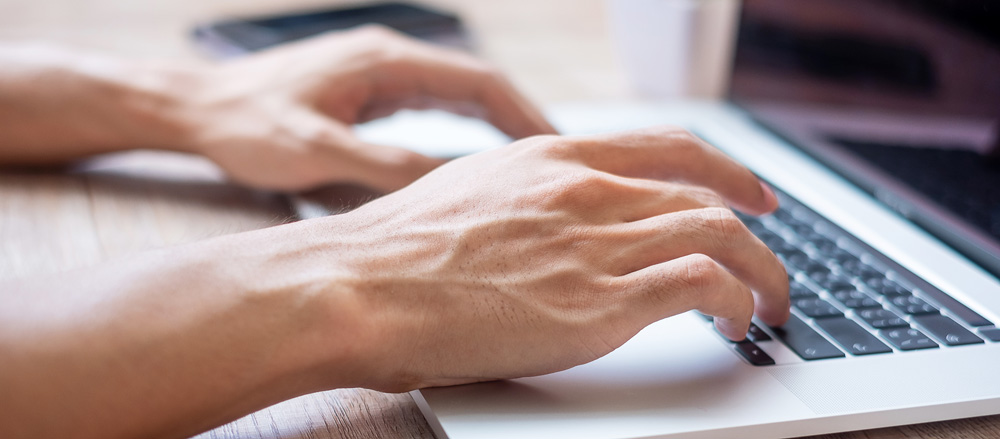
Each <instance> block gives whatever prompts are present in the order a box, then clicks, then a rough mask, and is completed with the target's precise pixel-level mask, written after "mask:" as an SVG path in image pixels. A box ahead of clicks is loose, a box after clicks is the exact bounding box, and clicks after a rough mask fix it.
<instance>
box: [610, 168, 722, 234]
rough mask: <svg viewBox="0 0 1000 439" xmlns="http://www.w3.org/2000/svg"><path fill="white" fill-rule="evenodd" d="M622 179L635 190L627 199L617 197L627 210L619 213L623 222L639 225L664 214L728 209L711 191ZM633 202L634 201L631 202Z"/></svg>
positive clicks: (677, 184)
mask: <svg viewBox="0 0 1000 439" xmlns="http://www.w3.org/2000/svg"><path fill="white" fill-rule="evenodd" d="M620 178H625V179H626V180H628V182H629V184H631V185H632V186H633V187H634V189H633V191H634V194H631V195H630V196H627V197H621V195H616V196H615V198H616V199H618V200H620V201H619V202H620V203H622V204H625V203H627V204H625V205H627V206H628V207H627V208H626V209H625V211H624V212H622V213H621V214H620V215H621V216H620V218H621V220H622V222H626V223H628V222H635V221H642V220H646V219H648V218H653V217H657V216H660V215H663V214H667V213H673V212H681V211H686V210H693V209H703V208H706V207H718V208H728V207H727V204H726V202H725V200H723V199H722V197H721V196H719V194H717V193H715V192H714V191H712V190H711V189H708V188H703V187H700V186H692V185H689V184H685V183H674V182H664V181H655V180H645V179H635V178H626V177H620ZM633 199H634V200H633Z"/></svg>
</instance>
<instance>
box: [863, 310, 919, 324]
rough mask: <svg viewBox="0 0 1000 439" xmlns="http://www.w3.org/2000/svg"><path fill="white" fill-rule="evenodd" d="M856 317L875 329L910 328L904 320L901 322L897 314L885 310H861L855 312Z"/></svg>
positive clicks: (901, 319)
mask: <svg viewBox="0 0 1000 439" xmlns="http://www.w3.org/2000/svg"><path fill="white" fill-rule="evenodd" d="M857 315H858V317H861V318H862V319H863V320H864V321H865V322H868V324H869V325H871V327H872V328H875V329H889V328H909V327H910V324H909V323H907V322H906V320H903V318H902V317H900V316H899V315H898V314H896V313H894V312H892V311H889V310H887V309H885V308H878V309H862V310H858V311H857Z"/></svg>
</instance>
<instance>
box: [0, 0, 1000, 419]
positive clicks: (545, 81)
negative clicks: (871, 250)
mask: <svg viewBox="0 0 1000 439" xmlns="http://www.w3.org/2000/svg"><path fill="white" fill-rule="evenodd" d="M330 3H345V2H343V1H334V0H46V1H25V0H0V11H2V13H0V41H14V40H25V39H42V40H47V41H53V42H59V43H66V44H71V45H74V46H77V47H85V48H91V49H98V50H102V51H106V52H111V53H117V54H121V55H125V56H132V57H165V58H185V59H195V58H198V54H197V53H196V51H195V50H194V49H193V48H192V47H191V45H190V43H189V41H188V39H187V32H188V30H189V29H190V26H191V24H192V23H195V22H197V21H200V20H206V19H211V18H214V17H220V16H227V15H239V14H256V13H266V12H272V11H281V10H289V9H295V8H309V7H316V6H321V5H324V4H330ZM428 3H432V4H438V5H440V6H443V7H447V8H449V9H452V10H456V11H458V12H460V13H461V14H462V15H463V17H464V18H465V20H466V22H467V24H468V25H469V27H470V28H471V29H472V30H473V31H474V32H475V33H476V36H477V39H478V43H479V44H478V47H479V53H480V54H481V55H482V56H483V57H485V58H487V59H489V60H491V61H492V62H494V63H495V64H497V65H498V66H500V67H501V68H502V69H504V70H505V71H507V72H508V73H509V74H510V75H511V77H512V78H513V81H514V82H515V83H516V84H517V85H518V86H519V87H521V88H522V89H523V90H524V91H525V92H526V93H527V94H528V95H529V96H530V97H531V98H533V99H534V100H536V101H537V102H540V103H542V104H552V103H556V102H562V101H568V100H587V99H627V98H629V96H628V91H627V87H626V86H625V81H624V79H623V77H622V74H621V72H620V71H619V70H618V68H617V67H616V64H615V61H614V57H613V53H612V49H611V44H610V41H609V38H608V35H607V30H606V28H605V23H604V17H603V14H604V11H603V3H602V1H601V0H545V1H539V0H507V1H491V0H434V1H429V2H428ZM98 168H100V169H99V171H100V172H95V171H94V170H93V169H91V170H90V171H87V172H70V171H53V172H33V173H11V172H0V254H2V256H0V279H10V278H16V277H24V276H41V275H45V274H47V273H54V272H59V271H64V270H68V269H72V268H77V267H85V266H88V265H92V264H95V263H98V262H100V261H103V260H107V259H111V258H120V257H124V256H127V255H129V254H133V253H135V252H139V251H142V250H146V249H150V248H156V247H161V246H165V245H173V244H178V243H183V242H189V241H193V240H197V239H202V238H205V237H209V236H214V235H220V234H225V233H235V232H239V231H243V230H250V229H255V228H260V227H265V226H269V225H274V224H280V223H283V222H287V221H291V220H292V213H291V211H290V209H289V207H288V205H287V203H286V201H285V200H284V199H283V198H282V197H280V196H278V195H275V194H268V193H261V192H256V191H251V190H248V189H244V188H240V187H236V186H233V185H229V184H226V183H225V182H223V181H221V179H220V178H219V175H218V172H217V171H216V170H215V169H214V168H213V167H212V166H211V165H210V164H208V163H206V162H204V161H202V160H199V159H196V158H190V157H183V156H176V155H171V154H161V153H135V154H130V155H126V156H123V157H118V158H115V159H113V160H110V161H103V162H101V163H99V164H98ZM199 437H205V438H246V437H253V438H300V437H310V438H398V437H421V438H431V437H432V435H431V433H430V430H429V428H428V426H427V423H426V421H425V420H424V418H423V417H422V416H421V415H420V413H419V411H418V410H417V408H416V406H415V405H414V403H413V401H412V399H411V398H410V397H409V396H408V395H389V394H381V393H377V392H372V391H367V390H356V389H347V390H337V391H330V392H323V393H319V394H314V395H308V396H305V397H301V398H297V399H293V400H290V401H287V402H284V403H281V404H278V405H276V406H273V407H270V408H268V409H265V410H261V411H259V412H257V413H254V414H252V415H250V416H247V417H245V418H243V419H240V420H238V421H236V422H233V423H231V424H228V425H225V426H222V427H219V428H218V429H215V430H212V431H210V432H207V433H205V434H203V435H201V436H199ZM826 437H827V438H842V439H848V438H850V439H855V438H857V439H860V438H886V439H888V438H893V439H895V438H903V437H915V438H928V439H929V438H959V437H960V438H994V437H1000V416H994V417H986V418H975V419H969V420H959V421H950V422H941V423H934V424H924V425H917V426H909V427H899V428H888V429H881V430H873V431H868V432H858V433H848V434H841V435H832V436H826Z"/></svg>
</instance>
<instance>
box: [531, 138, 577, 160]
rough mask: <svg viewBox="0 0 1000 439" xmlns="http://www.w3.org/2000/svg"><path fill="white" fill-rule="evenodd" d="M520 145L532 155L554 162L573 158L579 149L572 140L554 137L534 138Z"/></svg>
mask: <svg viewBox="0 0 1000 439" xmlns="http://www.w3.org/2000/svg"><path fill="white" fill-rule="evenodd" d="M520 143H521V144H522V145H524V146H525V147H526V149H528V150H529V151H531V152H532V153H535V154H538V155H539V156H542V157H545V158H551V159H556V160H566V159H569V158H572V157H575V156H576V155H577V154H578V150H579V149H580V146H579V145H578V144H577V142H575V141H573V140H572V139H568V138H566V137H560V136H555V135H542V136H535V137H531V138H529V139H526V140H524V141H522V142H520Z"/></svg>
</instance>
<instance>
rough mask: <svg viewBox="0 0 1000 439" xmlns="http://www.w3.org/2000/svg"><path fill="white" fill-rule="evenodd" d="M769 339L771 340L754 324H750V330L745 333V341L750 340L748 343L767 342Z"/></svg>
mask: <svg viewBox="0 0 1000 439" xmlns="http://www.w3.org/2000/svg"><path fill="white" fill-rule="evenodd" d="M770 339H771V336H770V335H767V333H766V332H764V330H763V329H760V326H757V324H756V323H751V324H750V330H748V331H747V340H750V341H768V340H770Z"/></svg>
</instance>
